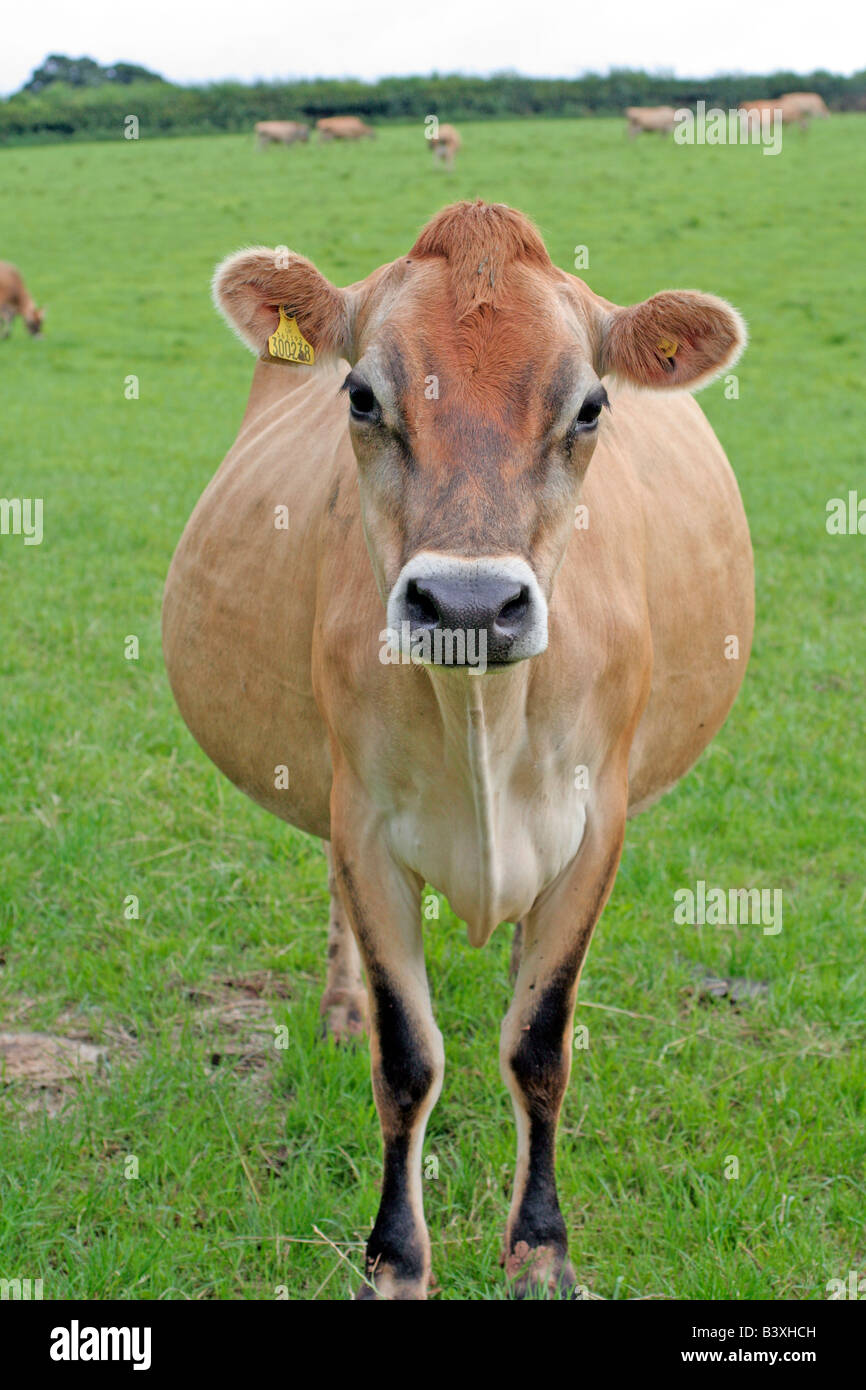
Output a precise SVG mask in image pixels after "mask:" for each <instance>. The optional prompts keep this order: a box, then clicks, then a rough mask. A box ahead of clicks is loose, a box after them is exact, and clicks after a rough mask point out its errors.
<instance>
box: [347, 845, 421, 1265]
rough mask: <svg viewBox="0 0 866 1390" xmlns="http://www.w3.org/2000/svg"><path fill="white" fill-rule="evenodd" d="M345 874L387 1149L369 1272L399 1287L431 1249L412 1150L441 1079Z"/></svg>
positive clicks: (369, 1245)
mask: <svg viewBox="0 0 866 1390" xmlns="http://www.w3.org/2000/svg"><path fill="white" fill-rule="evenodd" d="M338 872H339V874H340V877H341V879H342V882H343V886H344V888H345V890H346V895H347V897H348V899H349V902H350V904H351V907H352V916H353V920H354V924H355V928H356V930H357V933H358V937H359V939H360V943H361V946H362V950H363V952H364V959H365V964H366V967H367V979H368V983H369V1000H370V1010H371V1015H372V1023H373V1027H374V1029H375V1033H376V1037H377V1039H378V1044H379V1057H378V1065H377V1067H376V1068H375V1070H374V1076H373V1087H374V1091H375V1093H376V1099H377V1101H378V1105H379V1114H380V1119H381V1122H382V1132H383V1136H384V1142H385V1157H384V1171H383V1179H382V1197H381V1201H380V1204H379V1212H378V1215H377V1217H376V1221H375V1224H374V1226H373V1230H372V1232H371V1234H370V1239H369V1241H368V1243H367V1273H368V1276H370V1277H372V1278H375V1274H376V1270H377V1269H383V1268H387V1269H388V1271H389V1273H390V1274H391V1275H392V1276H394V1277H395V1278H396V1279H397V1280H399V1281H403V1280H406V1281H417V1280H420V1279H422V1278H423V1275H424V1263H425V1247H424V1244H423V1242H422V1239H421V1235H420V1233H419V1231H418V1229H417V1224H416V1218H415V1213H414V1211H413V1209H412V1206H411V1203H410V1200H409V1173H408V1160H409V1145H410V1142H411V1137H412V1133H413V1130H414V1128H415V1125H416V1123H417V1120H418V1115H419V1112H420V1111H421V1109H422V1107H423V1105H424V1103H425V1101H426V1100H427V1097H428V1096H429V1094H430V1090H431V1088H432V1086H433V1084H434V1082H435V1079H436V1072H435V1068H434V1066H433V1063H432V1061H431V1060H430V1057H429V1055H428V1053H427V1050H426V1048H425V1047H424V1045H423V1042H422V1041H421V1039H420V1038H419V1037H418V1032H417V1029H416V1027H415V1025H414V1023H413V1020H412V1017H411V1015H410V1013H409V1011H408V1009H407V1008H406V1006H405V1004H404V1002H403V999H402V997H401V995H400V992H399V990H398V989H397V988H396V987H395V986H394V983H393V980H392V978H391V976H390V975H389V973H388V970H387V968H386V967H385V966H384V965H383V964H382V963H381V962H380V961H379V960H378V959H377V958H376V955H375V953H374V951H373V949H372V933H371V932H370V930H369V926H368V924H367V920H366V917H365V915H364V909H363V906H362V904H361V900H360V895H359V893H358V890H357V887H356V884H355V881H354V876H353V874H352V872H351V870H350V869H349V867H348V865H347V864H346V863H345V861H341V862H340V863H339V865H338Z"/></svg>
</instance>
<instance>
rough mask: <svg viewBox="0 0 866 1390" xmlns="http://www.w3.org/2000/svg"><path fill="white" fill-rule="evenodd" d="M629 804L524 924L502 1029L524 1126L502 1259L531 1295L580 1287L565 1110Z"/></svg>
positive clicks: (509, 1078)
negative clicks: (568, 1190)
mask: <svg viewBox="0 0 866 1390" xmlns="http://www.w3.org/2000/svg"><path fill="white" fill-rule="evenodd" d="M624 829H625V804H624V800H623V801H622V805H621V810H620V812H619V814H618V815H617V816H616V817H615V818H613V819H606V820H603V821H602V822H601V823H600V824H599V825H598V826H597V827H596V829H595V830H593V829H591V828H590V827H589V825H588V826H587V832H586V835H585V838H584V843H583V845H582V846H581V849H580V851H579V852H578V854H577V856H576V858H575V860H574V862H573V864H572V865H571V866H570V867H569V869H568V870H566V872H565V874H564V875H563V877H562V878H561V879H560V881H559V882H558V883H557V884H556V885H555V886H554V887H553V888H552V889H551V890H550V891H549V893H548V894H547V895H545V896H544V897H543V898H542V899H541V900H539V902H538V903H537V904H536V905H535V907H534V908H533V909H532V911H531V912H530V913H529V914H528V915H527V916H526V917H525V918H524V920H523V931H522V938H523V939H522V951H521V958H520V969H519V971H518V976H517V983H516V986H515V991H514V998H513V1001H512V1004H511V1007H510V1009H509V1010H508V1013H507V1014H506V1016H505V1019H504V1021H503V1025H502V1037H501V1045H500V1067H501V1070H502V1075H503V1078H504V1080H505V1083H506V1085H507V1086H508V1089H509V1091H510V1092H511V1098H512V1101H513V1104H514V1115H515V1120H516V1124H517V1165H516V1171H515V1177H514V1188H513V1191H512V1198H511V1210H510V1212H509V1216H508V1224H507V1227H506V1233H505V1252H504V1256H503V1259H504V1264H505V1269H506V1274H507V1276H508V1278H509V1279H510V1280H512V1281H513V1291H514V1293H515V1294H516V1295H517V1296H518V1297H525V1296H526V1295H527V1294H528V1293H530V1291H531V1290H533V1289H537V1290H539V1291H541V1292H543V1293H544V1294H548V1293H556V1292H560V1293H563V1294H566V1295H567V1294H568V1293H569V1292H571V1291H572V1290H573V1289H574V1287H575V1285H576V1282H577V1281H576V1279H575V1275H574V1270H573V1269H572V1266H571V1263H570V1261H569V1258H568V1237H567V1233H566V1228H565V1221H564V1220H563V1216H562V1212H561V1210H560V1206H559V1198H558V1195H557V1190H556V1172H555V1149H556V1129H557V1125H558V1123H559V1112H560V1109H561V1106H562V1100H563V1097H564V1095H565V1089H566V1086H567V1085H568V1078H569V1074H570V1071H571V1057H572V1038H573V1033H572V1029H573V1018H574V1006H575V1002H576V998H577V983H578V978H579V975H580V970H581V966H582V964H583V960H584V957H585V955H586V951H587V947H588V946H589V941H590V937H591V936H592V931H593V928H594V926H595V923H596V921H597V920H598V918H599V916H600V914H601V910H602V908H603V907H604V904H605V902H606V901H607V898H608V895H609V893H610V890H611V887H612V886H613V881H614V878H615V877H616V870H617V865H618V864H619V856H620V853H621V850H622V842H623V834H624Z"/></svg>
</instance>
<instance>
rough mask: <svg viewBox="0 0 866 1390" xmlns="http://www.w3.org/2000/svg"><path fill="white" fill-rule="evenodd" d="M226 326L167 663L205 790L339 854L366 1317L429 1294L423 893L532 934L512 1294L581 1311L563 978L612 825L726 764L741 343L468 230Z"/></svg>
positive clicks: (478, 213) (244, 290) (429, 1021)
mask: <svg viewBox="0 0 866 1390" xmlns="http://www.w3.org/2000/svg"><path fill="white" fill-rule="evenodd" d="M214 295H215V298H216V302H217V304H218V306H219V307H220V309H221V310H222V312H223V313H224V315H225V317H226V318H227V320H228V321H229V323H230V325H231V326H232V327H233V328H234V329H235V330H236V331H237V333H238V334H239V335H240V336H241V338H242V339H244V340H245V341H246V343H247V344H248V345H249V347H250V348H251V349H252V350H253V352H254V353H255V354H256V356H257V357H258V359H259V360H258V362H257V364H256V367H255V371H254V375H253V383H252V390H251V393H250V397H249V402H248V405H247V409H246V414H245V416H244V420H243V423H242V425H241V429H240V433H239V435H238V438H237V441H236V443H235V445H234V447H233V448H232V449H231V450H230V452H229V454H228V456H227V457H226V459H225V461H224V462H223V464H222V466H221V467H220V469H219V470H218V472H217V473H216V475H215V476H214V478H213V479H212V480H211V482H210V483H209V485H208V486H207V488H206V489H205V491H204V494H203V495H202V497H201V499H200V501H199V503H198V505H197V506H196V508H195V511H194V512H193V514H192V517H191V519H190V520H189V522H188V524H187V526H186V529H185V531H184V533H183V536H182V538H181V540H180V542H179V545H178V547H177V550H176V552H175V556H174V559H173V561H172V564H171V568H170V571H169V574H168V579H167V582H166V589H165V600H164V607H163V643H164V651H165V659H166V665H167V670H168V674H169V678H170V681H171V684H172V688H173V691H174V694H175V697H176V699H177V702H178V705H179V707H180V710H181V713H182V715H183V717H184V719H185V720H186V723H187V725H188V726H189V728H190V730H191V731H192V733H193V735H194V736H195V738H196V739H197V740H198V742H199V743H200V744H201V746H202V748H203V749H204V750H205V752H206V753H207V754H208V755H209V756H210V757H211V758H212V759H213V761H214V762H215V763H216V764H217V765H218V766H219V767H220V768H222V770H223V771H224V772H225V773H226V774H227V776H228V777H229V778H231V780H232V781H233V782H234V783H235V784H236V785H237V786H238V787H240V788H241V789H242V790H243V791H244V792H246V794H247V795H248V796H250V797H252V798H253V799H254V800H255V801H257V802H258V803H259V804H261V805H262V806H264V807H266V808H267V809H268V810H270V811H272V812H273V813H274V814H275V815H277V816H280V817H282V818H283V819H284V820H286V821H288V822H289V823H290V824H292V825H295V826H299V827H300V828H301V829H303V830H305V831H306V832H308V833H309V834H311V835H317V836H320V837H321V838H322V840H324V841H329V842H330V846H329V861H330V864H331V866H332V874H331V878H330V884H331V891H332V911H331V922H330V929H329V947H328V976H327V989H326V991H325V994H324V997H323V1000H322V1010H323V1013H324V1015H325V1019H326V1022H327V1023H328V1024H330V1026H331V1027H332V1028H333V1029H334V1030H336V1031H338V1032H351V1031H353V1030H357V1029H359V1028H360V1026H361V1021H362V1019H363V1017H364V1014H365V1012H367V1013H368V1016H369V1032H370V1054H371V1069H372V1082H373V1093H374V1097H375V1101H376V1106H377V1109H378V1112H379V1118H380V1122H381V1127H382V1135H383V1140H384V1179H383V1185H382V1196H381V1204H380V1207H379V1212H378V1216H377V1218H376V1222H375V1224H374V1226H373V1229H372V1232H371V1234H370V1237H369V1241H368V1245H367V1254H366V1278H365V1282H364V1284H363V1285H362V1287H361V1289H360V1290H359V1297H362V1298H373V1297H384V1298H395V1299H403V1298H424V1297H425V1296H426V1291H427V1287H428V1282H429V1278H430V1241H429V1237H428V1234H427V1229H426V1226H425V1223H424V1214H423V1187H424V1184H423V1181H422V1156H423V1142H424V1130H425V1125H426V1123H427V1119H428V1116H429V1115H430V1112H431V1110H432V1108H433V1106H434V1104H435V1102H436V1099H437V1097H438V1095H439V1091H440V1088H441V1085H442V1078H443V1069H444V1052H443V1045H442V1037H441V1034H440V1032H439V1029H438V1028H437V1026H436V1023H435V1020H434V1016H433V1010H432V1004H431V998H430V991H429V987H428V983H427V976H426V969H425V962H424V940H423V931H422V925H423V923H422V912H421V904H422V895H423V893H424V891H425V885H426V884H428V883H429V884H431V885H432V886H433V887H434V888H435V889H437V890H439V891H440V892H442V893H444V894H445V895H446V896H447V898H448V900H449V901H450V903H451V905H452V907H453V909H454V912H455V914H456V915H457V916H459V917H460V918H461V919H462V920H463V921H465V923H466V927H467V932H468V937H469V941H470V943H471V944H472V945H473V946H476V947H481V946H483V945H484V944H485V943H486V942H487V941H488V939H489V938H490V936H491V934H492V933H493V932H494V931H495V929H496V927H497V925H498V924H499V923H502V922H511V923H515V924H517V923H520V924H522V927H521V937H522V946H521V955H520V963H519V971H518V975H517V980H516V985H515V992H514V998H513V1002H512V1004H511V1007H510V1009H509V1010H508V1013H507V1015H506V1018H505V1021H504V1023H503V1027H502V1035H501V1044H500V1062H501V1069H502V1075H503V1078H504V1080H505V1082H506V1084H507V1086H508V1088H509V1090H510V1092H511V1097H512V1101H513V1105H514V1111H515V1117H516V1122H517V1134H518V1152H517V1167H516V1173H515V1178H514V1183H513V1187H512V1193H511V1208H510V1213H509V1215H508V1220H507V1226H506V1236H505V1251H504V1262H505V1269H506V1276H507V1278H508V1280H509V1281H510V1286H511V1288H512V1290H513V1292H515V1293H516V1294H518V1295H522V1294H526V1293H527V1292H530V1291H531V1290H533V1289H536V1290H538V1292H543V1293H547V1292H555V1291H560V1290H561V1291H565V1292H567V1291H568V1290H573V1288H574V1286H575V1279H576V1276H575V1274H574V1271H573V1269H572V1266H571V1264H570V1262H569V1257H568V1248H567V1232H566V1227H565V1222H564V1220H563V1216H562V1213H561V1211H560V1207H559V1202H558V1198H557V1193H556V1179H555V1173H554V1149H555V1136H556V1128H557V1122H558V1118H559V1112H560V1107H561V1105H562V1101H563V1097H564V1094H565V1090H566V1086H567V1083H568V1079H569V1070H570V1067H571V1060H572V1053H573V1014H574V1008H575V1000H576V993H577V984H578V977H579V975H580V971H581V967H582V964H583V961H584V958H585V956H586V952H587V948H588V946H589V942H590V937H591V936H592V932H593V928H594V927H595V924H596V922H597V921H598V919H599V916H600V915H601V912H602V909H603V908H604V905H605V903H606V901H607V899H608V895H609V894H610V892H611V889H612V887H613V883H614V879H615V877H616V873H617V867H618V864H619V859H620V854H621V851H622V847H623V839H624V836H625V831H626V820H627V818H628V817H629V816H632V815H636V814H637V813H638V812H639V811H642V810H644V808H646V807H647V806H649V805H650V804H651V803H652V802H654V801H655V800H657V798H658V797H660V796H661V795H662V793H663V792H665V791H667V790H668V789H669V788H670V787H672V786H673V785H674V784H675V783H676V782H677V781H678V780H679V778H681V777H682V776H683V774H684V773H685V772H686V771H687V770H688V768H689V767H690V766H691V765H692V764H693V763H694V761H695V759H696V758H697V757H698V755H699V754H700V752H701V750H702V749H704V748H705V747H706V745H707V744H708V743H709V741H710V740H711V739H712V738H713V736H714V735H715V734H716V732H717V731H718V729H719V728H720V727H721V725H722V724H723V722H724V720H725V718H726V717H727V714H728V711H729V710H730V708H731V705H732V703H733V701H734V698H735V696H736V694H737V690H738V689H739V686H740V684H741V682H742V679H743V674H744V670H745V667H746V663H747V660H748V655H749V650H750V645H751V637H752V625H753V616H754V585H753V571H752V551H751V545H750V541H749V531H748V526H747V523H746V518H745V515H744V512H743V507H742V503H741V501H740V495H739V491H738V488H737V484H736V480H735V477H734V474H733V472H732V470H731V467H730V465H729V463H728V461H727V459H726V457H725V454H724V452H723V450H722V448H721V446H720V444H719V442H718V440H717V439H716V436H715V435H714V433H713V431H712V429H711V427H710V425H709V423H708V421H707V419H706V418H705V416H704V415H703V413H702V411H701V410H700V408H699V406H698V405H697V403H696V402H695V401H694V399H693V398H692V396H691V395H690V394H689V391H690V390H691V389H693V388H697V387H700V386H702V385H704V384H705V383H706V382H708V381H710V380H711V379H712V378H713V377H714V376H716V375H717V374H718V373H720V372H723V371H725V370H727V369H728V368H729V367H730V366H731V364H732V363H733V362H734V361H735V360H736V359H737V357H738V356H739V353H740V351H741V349H742V347H743V345H744V341H745V329H744V325H743V322H742V319H741V318H740V316H739V314H738V313H737V312H736V311H735V310H734V309H732V308H731V306H730V305H729V304H727V303H725V301H724V300H721V299H717V298H716V297H715V296H713V295H709V294H701V293H698V292H697V291H693V290H663V291H662V292H661V293H658V294H654V295H653V296H652V298H650V299H647V300H645V301H644V302H642V303H638V304H633V305H630V306H628V307H625V308H621V307H619V306H617V305H616V304H613V303H611V302H610V301H609V300H607V299H604V298H602V297H601V296H600V295H598V294H595V293H594V292H593V291H592V290H591V289H590V288H589V286H588V285H586V284H585V283H584V282H583V281H582V280H579V279H578V278H577V277H576V276H574V275H571V274H567V273H566V272H565V271H563V270H560V269H558V268H557V267H556V266H554V265H553V263H552V262H551V260H550V258H549V256H548V253H547V250H546V248H545V245H544V242H543V241H542V239H541V236H540V234H539V233H538V231H537V230H536V228H535V227H534V226H533V225H532V223H531V222H529V220H528V219H527V218H525V217H524V216H523V215H522V214H521V213H519V212H516V211H514V210H513V209H511V208H508V207H505V206H504V205H502V204H493V205H490V204H485V203H481V202H478V203H458V204H456V205H454V206H452V207H448V208H445V209H444V210H443V211H442V212H440V213H439V214H438V215H437V216H436V217H434V218H433V220H432V222H431V223H430V224H429V225H428V226H427V227H426V228H425V229H424V230H423V231H422V232H421V234H420V235H419V237H418V239H417V241H416V242H415V244H414V246H413V247H412V249H411V250H410V251H409V253H408V254H407V255H405V256H400V257H399V258H398V259H397V260H396V261H393V262H392V263H390V264H386V265H383V266H382V267H380V268H379V269H378V270H374V271H373V272H372V274H371V275H369V276H368V277H367V279H366V280H361V281H359V282H357V283H355V284H353V285H350V286H349V287H348V288H346V289H338V288H337V287H336V286H335V285H333V284H332V283H330V282H329V281H328V280H326V279H325V277H324V276H323V275H322V274H321V273H320V272H319V271H318V270H317V269H316V267H315V266H314V265H313V264H312V263H311V262H310V261H309V260H306V259H305V258H304V257H303V256H300V255H295V254H290V256H289V258H288V264H287V263H286V256H285V248H281V249H280V252H279V254H278V253H276V252H275V251H273V250H272V249H269V248H266V247H258V248H252V249H248V250H243V251H239V252H237V253H236V254H235V255H233V256H230V257H229V258H228V260H226V261H225V262H223V264H222V265H221V266H220V267H219V268H218V270H217V273H216V276H215V279H214ZM298 363H308V364H311V365H297V364H298ZM347 364H348V365H350V367H351V370H349V369H348V365H347ZM347 371H348V375H347ZM431 380H435V381H436V383H437V391H436V395H435V398H432V399H431V397H430V392H429V390H428V387H429V383H430V382H431ZM341 381H342V390H340V389H339V388H340V382H341ZM635 388H637V389H635ZM283 512H287V515H288V516H289V518H290V522H289V526H288V529H286V528H285V527H284V526H282V525H281V524H278V522H277V517H278V516H279V515H280V514H281V513H283ZM362 964H363V969H364V971H365V972H366V990H365V988H364V984H363V982H362V976H361V969H362ZM479 1161H483V1156H481V1155H479Z"/></svg>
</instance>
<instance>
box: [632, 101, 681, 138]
mask: <svg viewBox="0 0 866 1390" xmlns="http://www.w3.org/2000/svg"><path fill="white" fill-rule="evenodd" d="M625 116H626V120H627V121H628V134H629V136H630V138H631V139H632V140H634V139H635V137H636V136H638V135H641V134H653V133H655V134H658V135H670V134H671V132H672V131H673V128H674V125H675V124H676V112H675V110H674V108H673V107H672V106H628V107H626V112H625Z"/></svg>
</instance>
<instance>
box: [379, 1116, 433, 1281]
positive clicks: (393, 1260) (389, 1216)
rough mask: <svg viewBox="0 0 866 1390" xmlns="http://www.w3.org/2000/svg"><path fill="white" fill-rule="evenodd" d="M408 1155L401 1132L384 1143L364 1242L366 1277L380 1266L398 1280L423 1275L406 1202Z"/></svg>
mask: <svg viewBox="0 0 866 1390" xmlns="http://www.w3.org/2000/svg"><path fill="white" fill-rule="evenodd" d="M408 1154H409V1138H408V1135H405V1134H404V1135H400V1136H399V1137H398V1138H395V1139H390V1140H388V1141H387V1142H386V1144H385V1165H384V1175H383V1180H382V1198H381V1201H380V1203H379V1212H378V1215H377V1217H376V1222H375V1225H374V1226H373V1230H372V1231H371V1233H370V1239H369V1240H368V1241H367V1260H366V1264H367V1274H368V1276H372V1275H374V1274H375V1271H376V1269H377V1268H382V1267H386V1268H388V1270H389V1272H390V1273H391V1274H393V1275H394V1276H395V1277H396V1278H397V1279H401V1280H403V1279H405V1280H413V1281H414V1280H418V1279H421V1278H422V1277H423V1274H424V1251H423V1249H422V1246H421V1242H420V1241H419V1239H418V1232H417V1230H416V1229H415V1216H414V1213H413V1211H412V1208H411V1206H410V1205H409V1188H408V1174H407V1168H406V1165H407V1159H408Z"/></svg>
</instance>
